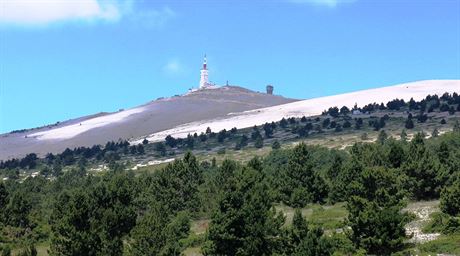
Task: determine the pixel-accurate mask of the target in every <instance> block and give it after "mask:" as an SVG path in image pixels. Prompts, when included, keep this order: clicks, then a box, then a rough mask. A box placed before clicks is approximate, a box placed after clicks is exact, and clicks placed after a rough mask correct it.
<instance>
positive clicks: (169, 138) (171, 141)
mask: <svg viewBox="0 0 460 256" xmlns="http://www.w3.org/2000/svg"><path fill="white" fill-rule="evenodd" d="M208 128H209V127H208ZM165 141H166V145H168V146H170V147H172V148H173V147H175V146H176V145H177V140H176V139H175V138H173V137H172V136H171V135H168V136H166V138H165Z"/></svg>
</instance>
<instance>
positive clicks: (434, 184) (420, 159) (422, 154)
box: [402, 133, 439, 200]
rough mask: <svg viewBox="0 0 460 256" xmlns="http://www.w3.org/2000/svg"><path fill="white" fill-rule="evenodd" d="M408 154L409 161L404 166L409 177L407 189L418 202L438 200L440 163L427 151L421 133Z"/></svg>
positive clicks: (413, 141) (411, 145)
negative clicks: (431, 199)
mask: <svg viewBox="0 0 460 256" xmlns="http://www.w3.org/2000/svg"><path fill="white" fill-rule="evenodd" d="M408 152H409V153H408V155H407V161H406V162H404V164H403V165H402V169H403V171H404V173H405V174H406V175H407V180H406V181H405V187H406V189H407V190H408V191H409V192H411V194H412V195H413V197H415V198H416V199H418V200H420V199H430V198H436V197H437V196H438V195H439V182H438V180H437V173H438V171H439V163H438V162H437V161H436V158H435V157H434V156H433V154H431V152H429V151H428V150H427V149H426V146H425V140H424V138H423V135H422V134H421V133H418V134H416V135H415V137H414V138H413V139H412V141H411V142H410V144H409V151H408Z"/></svg>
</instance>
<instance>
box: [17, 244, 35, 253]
mask: <svg viewBox="0 0 460 256" xmlns="http://www.w3.org/2000/svg"><path fill="white" fill-rule="evenodd" d="M17 256H37V249H36V248H35V246H34V245H33V244H31V245H28V246H27V247H26V248H24V249H22V250H20V251H19V253H18V254H17Z"/></svg>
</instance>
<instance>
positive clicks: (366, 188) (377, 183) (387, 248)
mask: <svg viewBox="0 0 460 256" xmlns="http://www.w3.org/2000/svg"><path fill="white" fill-rule="evenodd" d="M395 179H396V176H395V174H394V173H393V172H391V171H390V170H386V169H383V168H373V169H365V170H364V172H363V173H362V174H361V175H360V176H359V178H358V179H357V180H356V181H355V182H353V192H352V196H351V197H350V198H349V199H348V203H347V210H348V212H349V215H348V218H347V223H348V224H349V226H350V227H351V233H350V235H349V237H350V239H351V241H352V242H353V243H354V244H355V246H356V247H358V248H364V249H365V250H366V251H367V252H368V253H369V254H376V255H388V254H390V253H391V252H395V251H398V250H399V249H401V248H402V246H403V242H404V239H405V229H404V225H405V224H406V223H407V222H408V217H407V215H406V214H403V213H401V209H402V206H403V204H402V203H401V199H402V197H403V196H402V193H401V191H400V190H399V188H398V186H397V184H395V182H394V181H395Z"/></svg>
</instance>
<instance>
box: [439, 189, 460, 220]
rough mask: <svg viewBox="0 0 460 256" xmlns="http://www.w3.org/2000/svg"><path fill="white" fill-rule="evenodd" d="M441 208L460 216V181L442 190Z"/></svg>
mask: <svg viewBox="0 0 460 256" xmlns="http://www.w3.org/2000/svg"><path fill="white" fill-rule="evenodd" d="M440 208H441V211H442V212H444V213H447V214H449V215H451V216H460V181H456V182H454V184H452V185H451V186H450V187H447V188H445V189H444V190H443V191H442V193H441V205H440Z"/></svg>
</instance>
